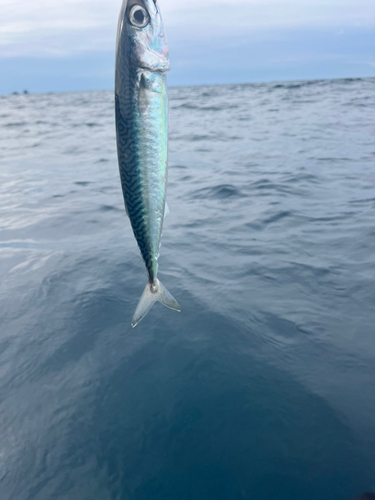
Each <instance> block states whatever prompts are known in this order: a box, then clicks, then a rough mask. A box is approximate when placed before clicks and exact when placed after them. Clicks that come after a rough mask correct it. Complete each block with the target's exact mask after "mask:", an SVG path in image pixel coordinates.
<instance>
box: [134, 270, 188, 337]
mask: <svg viewBox="0 0 375 500" xmlns="http://www.w3.org/2000/svg"><path fill="white" fill-rule="evenodd" d="M155 302H160V303H161V304H163V305H164V306H166V307H169V309H174V310H175V311H178V312H181V308H180V306H179V304H178V302H177V300H176V299H174V298H173V297H172V295H171V294H170V293H169V292H168V290H167V289H166V288H165V287H164V286H163V285H162V284H161V283H160V281H159V280H156V283H155V284H154V285H152V284H151V283H147V285H146V288H145V291H144V292H143V294H142V297H141V298H140V299H139V302H138V305H137V309H136V310H135V313H134V316H133V319H132V328H135V327H136V326H137V325H138V323H139V322H140V321H141V320H142V319H143V318H144V317H145V316H146V314H147V313H148V311H149V310H150V309H151V307H152V306H153V305H154V304H155Z"/></svg>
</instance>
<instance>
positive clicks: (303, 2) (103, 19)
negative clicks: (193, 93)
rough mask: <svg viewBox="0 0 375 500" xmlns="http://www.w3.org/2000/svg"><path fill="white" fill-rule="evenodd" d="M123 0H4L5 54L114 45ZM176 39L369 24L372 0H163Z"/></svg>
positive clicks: (374, 20)
mask: <svg viewBox="0 0 375 500" xmlns="http://www.w3.org/2000/svg"><path fill="white" fill-rule="evenodd" d="M120 4H121V1H120V0H59V1H56V0H33V1H30V0H27V1H26V0H2V1H1V4H0V57H14V56H34V57H67V56H74V55H79V54H82V53H85V52H107V51H112V50H113V47H114V43H115V31H116V24H117V16H118V13H119V10H120ZM160 4H161V9H162V12H163V17H164V21H165V25H166V28H167V33H172V36H173V39H176V38H178V39H180V40H184V41H185V40H186V41H189V40H190V39H194V41H196V39H197V37H199V38H200V39H201V40H202V41H205V40H207V39H209V38H212V37H223V36H226V37H228V43H231V37H235V38H236V37H237V38H238V36H248V35H251V33H252V32H261V31H262V30H266V31H267V32H269V30H271V29H272V28H285V29H290V28H303V27H309V28H311V27H322V28H327V27H332V28H335V29H344V28H348V27H368V26H370V25H375V2H374V1H373V0H215V1H213V0H178V1H176V0H160Z"/></svg>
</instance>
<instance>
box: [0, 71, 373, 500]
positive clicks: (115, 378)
mask: <svg viewBox="0 0 375 500" xmlns="http://www.w3.org/2000/svg"><path fill="white" fill-rule="evenodd" d="M169 165H170V169H169V183H168V197H167V199H168V204H169V208H170V215H169V216H168V217H167V218H166V221H165V226H164V232H163V238H162V247H161V257H160V272H159V275H160V279H161V280H162V282H163V283H164V284H165V286H166V287H167V288H168V290H169V291H170V292H171V293H172V294H173V295H174V296H175V297H176V299H177V300H178V301H179V303H180V305H181V307H182V312H181V314H177V313H175V312H173V311H170V310H168V309H166V308H164V307H162V306H161V305H160V304H156V305H155V306H154V308H153V309H152V310H151V312H150V313H149V314H148V316H147V317H146V318H145V319H144V320H143V321H142V322H141V323H140V324H139V325H138V326H137V327H136V328H135V329H132V328H131V327H130V322H131V318H132V315H133V312H134V310H135V307H136V305H137V302H138V299H139V297H140V295H141V293H142V291H143V289H144V286H145V284H146V281H147V278H146V273H145V269H144V265H143V262H142V260H141V257H140V254H139V251H138V248H137V245H136V242H135V239H134V237H133V234H132V231H131V228H130V224H129V220H128V219H127V217H126V214H125V211H124V204H123V199H122V193H121V186H120V180H119V174H118V167H117V158H116V143H115V127H114V98H113V92H111V91H102V92H81V93H61V94H58V93H56V94H39V95H32V94H30V95H14V96H13V95H12V96H2V97H0V436H1V439H0V497H1V500H51V499H53V500H241V499H246V500H349V499H350V498H351V497H353V496H355V495H358V494H360V493H362V492H364V491H374V490H375V387H374V383H375V286H374V280H375V252H374V247H375V79H371V78H369V79H342V80H318V81H298V82H281V83H265V84H260V83H259V84H258V83H257V84H248V85H227V86H201V87H184V88H183V87H181V88H171V89H170V158H169Z"/></svg>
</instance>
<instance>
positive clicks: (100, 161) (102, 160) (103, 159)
mask: <svg viewBox="0 0 375 500" xmlns="http://www.w3.org/2000/svg"><path fill="white" fill-rule="evenodd" d="M108 162H109V160H108V159H107V158H100V160H98V161H96V162H95V163H108Z"/></svg>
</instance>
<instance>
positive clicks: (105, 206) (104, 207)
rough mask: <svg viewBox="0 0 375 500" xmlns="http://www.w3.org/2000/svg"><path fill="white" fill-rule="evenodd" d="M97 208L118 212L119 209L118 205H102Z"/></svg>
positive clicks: (103, 210) (102, 210)
mask: <svg viewBox="0 0 375 500" xmlns="http://www.w3.org/2000/svg"><path fill="white" fill-rule="evenodd" d="M99 210H100V211H101V212H119V211H120V209H119V208H118V207H115V206H113V205H102V206H101V207H100V209H99ZM121 211H122V210H121Z"/></svg>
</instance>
